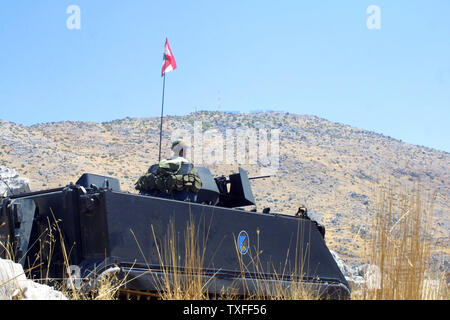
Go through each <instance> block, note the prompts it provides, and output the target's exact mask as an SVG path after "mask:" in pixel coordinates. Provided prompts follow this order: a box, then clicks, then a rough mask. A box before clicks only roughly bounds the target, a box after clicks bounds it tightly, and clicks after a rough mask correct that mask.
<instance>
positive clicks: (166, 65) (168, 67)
mask: <svg viewBox="0 0 450 320" xmlns="http://www.w3.org/2000/svg"><path fill="white" fill-rule="evenodd" d="M176 68H177V63H176V62H175V58H174V57H173V54H172V50H170V46H169V41H167V39H166V44H165V45H164V62H163V66H162V70H161V77H162V76H164V74H166V72H170V71H172V70H175V69H176Z"/></svg>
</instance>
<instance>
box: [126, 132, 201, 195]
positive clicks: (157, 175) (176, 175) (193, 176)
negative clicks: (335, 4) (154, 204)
mask: <svg viewBox="0 0 450 320" xmlns="http://www.w3.org/2000/svg"><path fill="white" fill-rule="evenodd" d="M187 148H188V145H187V144H186V143H185V142H184V141H183V140H177V141H175V142H173V143H172V151H173V157H171V158H170V159H164V160H161V161H160V162H159V163H158V164H155V165H152V166H151V167H150V168H149V169H148V172H147V173H145V174H144V175H143V176H141V177H140V178H139V179H138V181H137V182H136V183H135V188H136V190H139V193H140V194H142V195H149V196H155V197H161V198H166V199H175V200H181V201H192V202H195V201H196V200H197V193H198V191H199V190H200V189H201V187H202V181H201V179H200V177H199V176H198V175H197V171H196V169H195V168H194V166H193V165H192V164H191V163H190V162H189V161H188V160H186V159H185V158H184V156H185V155H186V150H187Z"/></svg>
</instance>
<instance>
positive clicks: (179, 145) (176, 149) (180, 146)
mask: <svg viewBox="0 0 450 320" xmlns="http://www.w3.org/2000/svg"><path fill="white" fill-rule="evenodd" d="M188 147H189V146H188V145H187V144H186V142H184V141H183V140H175V141H174V142H173V143H172V147H171V149H172V151H173V153H174V155H176V156H178V154H179V153H180V151H181V150H183V151H184V152H185V153H186V150H187V148H188Z"/></svg>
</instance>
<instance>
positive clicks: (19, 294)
mask: <svg viewBox="0 0 450 320" xmlns="http://www.w3.org/2000/svg"><path fill="white" fill-rule="evenodd" d="M0 300H67V298H66V296H64V294H62V293H61V292H60V291H57V290H55V289H53V288H52V287H49V286H46V285H43V284H39V283H36V282H33V281H31V280H29V279H27V277H26V276H25V273H24V271H23V268H22V265H20V264H18V263H15V262H13V261H11V260H5V259H1V258H0Z"/></svg>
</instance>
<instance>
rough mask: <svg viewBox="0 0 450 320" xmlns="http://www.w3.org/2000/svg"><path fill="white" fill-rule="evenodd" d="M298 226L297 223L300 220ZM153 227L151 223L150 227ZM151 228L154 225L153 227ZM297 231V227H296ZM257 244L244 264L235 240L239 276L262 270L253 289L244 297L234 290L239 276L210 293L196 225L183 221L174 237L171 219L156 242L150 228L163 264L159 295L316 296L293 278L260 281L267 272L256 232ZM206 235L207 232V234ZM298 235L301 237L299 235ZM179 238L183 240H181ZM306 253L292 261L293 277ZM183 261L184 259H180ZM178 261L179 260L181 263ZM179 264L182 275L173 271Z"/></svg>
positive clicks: (195, 297)
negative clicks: (286, 283) (182, 228)
mask: <svg viewBox="0 0 450 320" xmlns="http://www.w3.org/2000/svg"><path fill="white" fill-rule="evenodd" d="M299 226H300V224H299ZM152 228H153V227H152ZM152 230H153V229H152ZM299 232H300V230H299ZM257 234H258V241H257V245H256V248H254V249H253V251H252V249H250V250H249V252H248V253H247V255H248V256H249V257H250V262H249V263H248V264H245V263H244V262H243V259H242V255H241V254H240V253H239V250H238V245H237V243H236V237H235V238H234V241H235V249H236V256H237V257H236V259H238V261H239V265H240V270H241V275H242V278H243V277H244V274H245V273H246V272H256V273H258V274H261V277H260V278H259V279H255V280H254V281H253V282H252V283H251V285H254V286H255V290H253V293H251V294H248V293H247V294H246V295H245V296H244V297H242V296H239V295H237V294H236V292H237V286H239V285H240V284H241V282H240V280H236V282H235V283H234V284H233V285H232V286H231V287H230V288H226V289H225V288H224V289H223V290H222V293H221V294H219V295H211V294H210V293H209V292H208V290H207V286H208V282H209V281H211V280H213V279H214V275H213V276H212V277H211V278H208V277H205V275H204V273H203V272H202V270H203V268H204V263H205V249H206V240H207V239H199V230H198V227H197V226H196V225H195V224H194V222H193V221H192V220H190V221H189V222H188V223H187V225H186V231H185V233H184V236H183V238H182V239H180V238H178V237H177V234H176V232H175V228H174V223H173V222H172V223H170V224H169V227H168V232H167V235H166V238H165V239H164V242H163V244H161V243H160V244H159V245H158V242H157V239H156V238H155V233H154V231H153V237H154V241H155V243H157V251H158V255H159V260H160V264H161V266H162V272H163V277H162V281H160V283H159V289H160V292H159V296H158V297H159V298H160V299H168V300H186V299H191V300H192V299H193V300H205V299H228V300H231V299H240V298H245V299H247V300H261V299H274V300H311V299H317V296H318V292H317V291H316V289H315V288H313V287H312V286H309V285H308V284H306V283H303V282H302V281H295V282H292V284H290V285H289V286H283V285H282V284H281V283H280V282H269V281H259V280H267V279H264V277H263V276H262V275H263V274H264V273H268V271H267V270H264V269H263V267H262V264H261V261H260V258H259V257H260V254H261V253H262V251H261V250H260V248H259V232H257ZM206 237H207V236H206ZM299 238H301V237H299ZM181 240H182V241H181ZM180 242H182V245H183V246H184V250H179V243H180ZM181 252H184V253H183V254H184V257H183V258H182V257H181V256H180V253H181ZM304 257H305V255H304V254H303V252H297V255H296V260H297V263H296V264H295V270H294V271H293V272H292V274H289V275H290V276H291V279H294V278H295V276H298V275H299V274H302V272H303V267H304V265H305V258H304ZM181 261H184V262H181ZM180 262H181V263H180ZM178 268H180V269H181V268H182V269H183V270H184V273H183V276H184V280H183V278H182V277H180V273H179V272H173V270H176V269H178ZM285 277H286V274H283V275H278V276H277V275H276V276H275V279H281V278H285ZM206 279H209V280H206ZM244 290H245V292H249V291H250V290H249V288H248V287H245V288H244Z"/></svg>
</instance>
